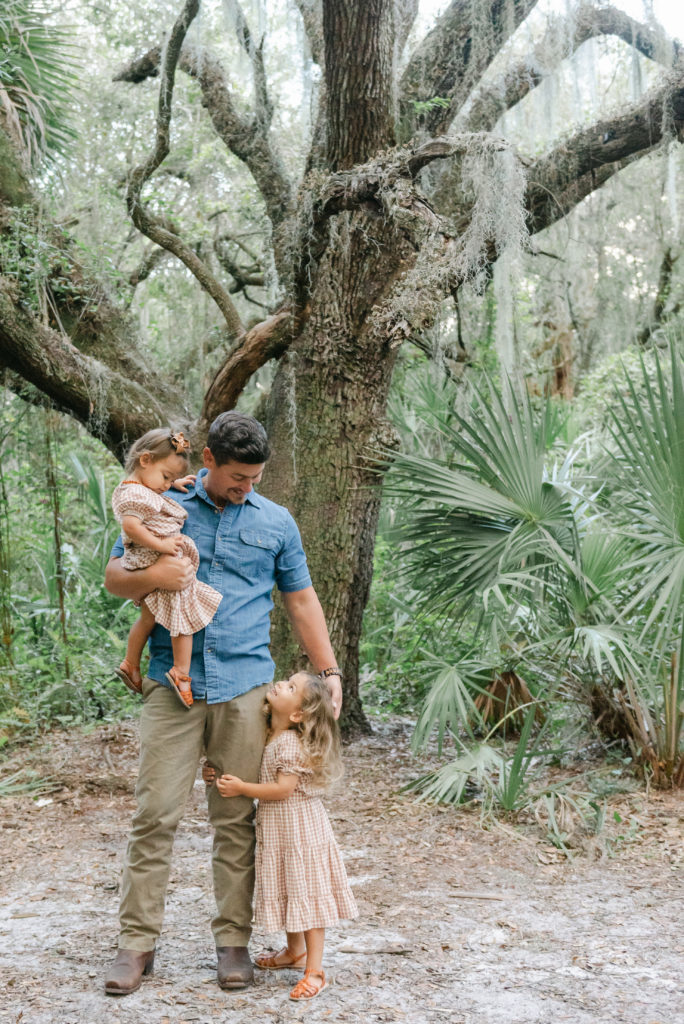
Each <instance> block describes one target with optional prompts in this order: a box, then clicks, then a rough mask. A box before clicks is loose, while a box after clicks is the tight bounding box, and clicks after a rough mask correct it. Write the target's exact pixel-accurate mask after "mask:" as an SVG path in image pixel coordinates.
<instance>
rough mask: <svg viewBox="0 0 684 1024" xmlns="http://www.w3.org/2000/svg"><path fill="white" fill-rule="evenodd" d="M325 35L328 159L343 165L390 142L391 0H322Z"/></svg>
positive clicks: (331, 165)
mask: <svg viewBox="0 0 684 1024" xmlns="http://www.w3.org/2000/svg"><path fill="white" fill-rule="evenodd" d="M323 37H324V40H325V84H326V97H327V103H326V105H327V163H328V167H329V168H330V169H331V170H345V169H347V168H349V167H353V166H354V164H357V163H363V162H364V161H366V160H368V159H369V158H370V157H371V156H373V155H374V154H375V153H377V151H378V150H381V149H386V148H387V147H389V146H392V145H393V144H394V76H393V68H394V56H395V54H394V0H323ZM352 41H353V43H352V45H349V43H351V42H352Z"/></svg>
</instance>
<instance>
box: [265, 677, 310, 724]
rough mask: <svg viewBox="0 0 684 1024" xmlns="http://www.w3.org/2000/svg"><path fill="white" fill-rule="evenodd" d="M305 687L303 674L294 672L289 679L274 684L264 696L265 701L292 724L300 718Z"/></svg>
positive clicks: (305, 682) (305, 680)
mask: <svg viewBox="0 0 684 1024" xmlns="http://www.w3.org/2000/svg"><path fill="white" fill-rule="evenodd" d="M306 687H307V679H306V676H305V675H304V673H303V672H295V674H294V675H293V676H290V678H289V679H281V680H280V682H277V683H274V684H273V686H272V687H271V689H270V690H269V691H268V693H267V694H266V700H267V701H268V703H269V704H270V705H271V708H272V709H273V711H277V712H278V714H279V715H282V716H283V717H284V718H289V719H291V721H293V722H298V721H299V720H300V719H301V716H302V700H303V698H304V693H305V692H306ZM293 716H294V717H293Z"/></svg>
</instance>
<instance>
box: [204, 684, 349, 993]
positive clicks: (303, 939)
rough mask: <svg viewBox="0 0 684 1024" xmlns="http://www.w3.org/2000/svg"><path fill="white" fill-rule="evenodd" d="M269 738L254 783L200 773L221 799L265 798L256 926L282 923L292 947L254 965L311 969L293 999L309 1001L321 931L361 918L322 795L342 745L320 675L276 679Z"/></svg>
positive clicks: (207, 769) (259, 830) (319, 975)
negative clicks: (239, 797) (342, 919)
mask: <svg viewBox="0 0 684 1024" xmlns="http://www.w3.org/2000/svg"><path fill="white" fill-rule="evenodd" d="M265 710H266V713H267V715H268V718H269V726H270V729H269V735H268V740H267V744H266V747H265V749H264V755H263V758H262V761H261V774H260V776H259V782H258V784H256V785H254V784H252V783H249V782H243V781H242V779H238V778H237V777H236V776H234V775H221V776H219V777H218V778H217V777H216V774H217V773H216V770H215V769H214V768H213V767H212V766H211V765H204V767H203V770H202V775H203V778H204V781H205V782H207V783H208V784H211V783H212V782H214V781H215V782H216V786H217V788H218V791H219V793H220V794H221V796H224V797H231V796H247V797H251V798H253V799H257V800H258V801H259V805H258V808H257V816H256V835H257V848H256V887H255V893H254V914H255V921H256V924H257V925H258V926H259V927H261V928H264V929H265V930H266V931H269V932H273V931H277V930H279V929H281V928H283V929H284V930H285V932H286V934H287V945H286V946H284V948H283V949H281V950H280V951H279V952H277V953H272V954H267V953H262V954H261V955H260V956H258V957H257V958H256V961H255V963H256V965H257V967H261V968H262V969H264V970H272V971H278V970H281V969H283V968H285V967H305V971H304V977H303V978H301V979H300V981H299V982H298V983H297V984H296V985H295V987H294V988H293V989H292V991H291V992H290V999H313V998H314V997H315V996H317V995H318V993H319V992H321V991H322V990H323V989H324V988H325V986H326V981H325V974H324V973H323V970H322V962H323V943H324V940H325V929H326V928H327V927H329V926H330V925H333V924H335V923H336V922H337V921H338V920H340V919H341V918H354V917H357V916H358V911H357V909H356V903H355V901H354V897H353V895H352V891H351V889H350V888H349V883H348V881H347V875H346V872H345V870H344V864H343V863H342V855H341V853H340V850H339V847H338V845H337V843H336V842H335V837H334V835H333V832H332V828H331V826H330V821H329V820H328V815H327V814H326V812H325V808H324V807H323V804H322V802H321V799H320V794H321V793H322V791H323V789H324V788H325V787H326V786H327V785H328V784H329V783H330V782H331V781H332V780H333V779H334V778H337V777H338V776H339V775H340V774H341V760H340V745H339V737H338V732H337V723H336V721H335V716H334V714H333V707H332V699H331V696H330V691H329V689H328V686H327V684H326V683H325V682H323V680H322V679H320V678H319V677H318V676H314V675H311V674H310V673H308V672H297V673H296V675H293V676H291V678H290V679H287V680H283V681H281V682H279V683H274V685H273V686H272V687H271V689H270V690H269V691H268V693H267V695H266V702H265Z"/></svg>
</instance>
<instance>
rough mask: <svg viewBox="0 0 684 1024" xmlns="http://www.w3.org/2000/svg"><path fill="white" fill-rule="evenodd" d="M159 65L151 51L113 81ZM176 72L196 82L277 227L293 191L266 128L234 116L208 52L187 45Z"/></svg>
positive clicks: (132, 78)
mask: <svg viewBox="0 0 684 1024" xmlns="http://www.w3.org/2000/svg"><path fill="white" fill-rule="evenodd" d="M160 60H161V51H160V48H159V47H158V46H157V47H153V48H152V49H151V50H148V52H147V53H145V54H143V56H142V57H138V58H136V60H134V61H132V62H131V63H130V64H128V65H126V67H125V68H123V69H122V70H121V71H120V72H119V73H118V74H117V75H116V76H115V77H114V81H115V82H117V81H118V82H133V83H138V82H141V81H143V80H144V79H146V78H149V77H151V76H153V75H156V74H158V73H159V64H160ZM178 67H179V68H180V69H181V71H184V72H185V73H186V74H187V75H190V76H191V77H192V78H194V79H195V80H196V81H197V83H198V85H199V87H200V89H201V91H202V104H203V106H204V107H205V108H206V110H207V112H208V114H209V117H210V118H211V122H212V124H213V126H214V130H215V131H216V134H217V135H218V136H219V138H220V139H221V140H222V142H223V143H224V145H225V146H226V147H227V148H228V149H229V150H230V151H231V152H232V153H234V154H235V156H236V157H237V158H238V159H239V160H242V162H243V163H244V164H245V166H246V167H247V168H248V169H249V171H250V172H251V174H252V177H253V178H254V181H255V182H256V185H257V187H258V189H259V191H260V193H261V195H262V198H263V200H264V205H265V207H266V212H267V214H268V216H269V218H270V220H271V223H272V224H273V226H274V228H277V227H278V226H279V225H280V224H282V222H283V220H284V219H285V218H286V217H287V215H288V214H289V213H290V212H291V208H292V199H293V190H292V185H291V183H290V180H289V178H288V176H287V173H286V171H285V168H284V165H283V162H282V160H281V158H280V156H279V155H278V153H277V152H276V150H275V149H274V148H273V147H272V145H271V142H270V139H269V136H268V129H267V126H266V125H264V123H263V122H262V120H260V119H259V118H258V117H251V118H248V117H245V116H244V115H242V114H241V113H240V112H239V111H238V109H237V107H236V105H235V102H234V100H233V97H232V95H231V91H230V89H229V87H228V83H227V81H226V76H225V73H224V70H223V68H222V66H221V64H220V62H219V61H218V60H217V59H216V58H215V57H212V55H211V54H210V53H208V52H207V51H206V50H202V52H201V53H198V52H197V50H196V49H195V48H194V47H193V46H191V45H190V44H189V43H188V42H187V40H186V42H185V44H184V45H183V48H182V50H181V54H180V59H179V62H178Z"/></svg>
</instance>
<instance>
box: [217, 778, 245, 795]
mask: <svg viewBox="0 0 684 1024" xmlns="http://www.w3.org/2000/svg"><path fill="white" fill-rule="evenodd" d="M244 785H245V784H244V782H243V781H242V779H238V777H237V775H222V776H221V778H220V779H217V780H216V788H217V789H218V791H219V793H220V794H221V796H242V794H243V792H244Z"/></svg>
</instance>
